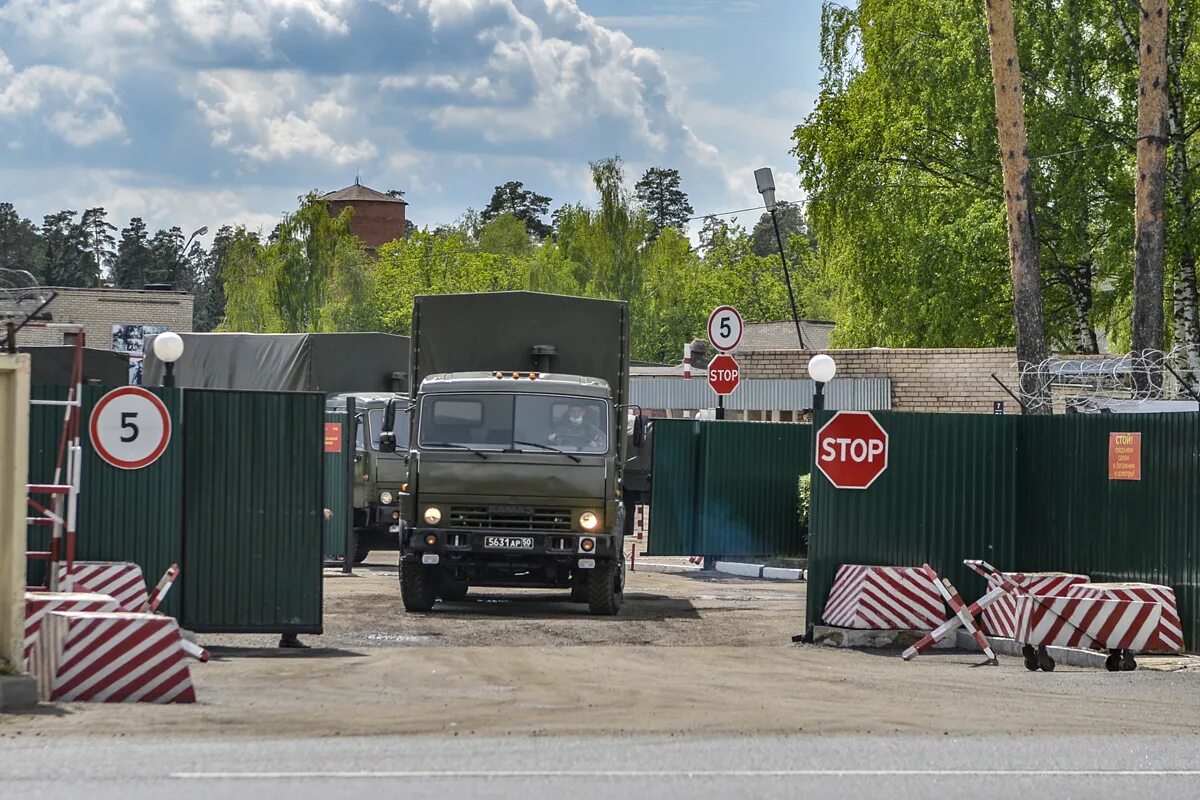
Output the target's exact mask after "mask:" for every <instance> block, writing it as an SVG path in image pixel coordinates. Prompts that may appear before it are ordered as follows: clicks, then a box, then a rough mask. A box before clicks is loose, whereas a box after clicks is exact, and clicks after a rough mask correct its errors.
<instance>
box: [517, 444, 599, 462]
mask: <svg viewBox="0 0 1200 800" xmlns="http://www.w3.org/2000/svg"><path fill="white" fill-rule="evenodd" d="M513 444H523V445H527V446H529V447H540V448H542V449H543V450H551V451H553V452H555V453H562V454H563V455H564V456H566V457H567V458H569V459H571V460H572V461H574V462H575V463H576V464H578V463H579V462H581V461H583V459H582V458H580V457H579V456H577V455H575V454H574V453H568V452H567V451H566V450H563V449H562V448H559V447H551V446H550V445H548V444H542V443H541V442H522V441H520V440H518V439H513Z"/></svg>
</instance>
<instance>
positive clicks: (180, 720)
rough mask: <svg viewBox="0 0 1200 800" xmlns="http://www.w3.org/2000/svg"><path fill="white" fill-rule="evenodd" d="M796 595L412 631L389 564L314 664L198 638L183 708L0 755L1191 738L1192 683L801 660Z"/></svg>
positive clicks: (495, 602) (53, 720)
mask: <svg viewBox="0 0 1200 800" xmlns="http://www.w3.org/2000/svg"><path fill="white" fill-rule="evenodd" d="M804 589H805V585H804V584H802V583H797V584H791V583H768V582H763V581H744V580H739V579H714V578H712V577H705V576H697V575H661V574H654V573H636V574H634V575H632V576H631V577H630V580H629V590H628V594H627V597H626V606H625V609H624V611H623V613H622V615H621V616H620V617H617V618H615V619H610V618H599V617H591V616H589V615H588V614H587V613H586V608H585V607H583V606H580V605H577V604H572V603H570V602H567V597H566V595H565V593H560V594H545V593H538V592H521V591H486V592H480V593H479V594H478V595H476V594H475V591H474V590H473V591H472V594H471V597H469V598H468V600H467V601H466V602H463V603H454V604H446V605H444V606H439V607H438V608H436V609H435V610H434V611H433V612H431V613H428V614H415V615H408V614H404V613H403V609H402V607H401V605H400V600H399V592H398V587H397V577H396V574H395V566H394V563H393V564H388V563H386V562H384V563H378V564H375V565H373V566H371V567H370V568H368V569H364V570H361V571H359V573H358V574H356V575H355V576H354V577H342V576H340V574H337V573H332V574H330V576H329V578H328V579H327V581H326V634H325V635H324V636H320V637H303V638H305V639H306V641H308V642H309V643H310V644H312V645H314V649H312V650H308V651H285V650H278V649H275V648H274V644H275V641H274V637H248V636H225V637H211V636H208V637H202V639H201V641H202V642H203V643H204V644H206V645H207V646H209V647H211V648H212V650H213V653H214V660H213V661H212V662H210V663H209V664H206V665H196V666H195V667H194V668H193V670H192V674H193V678H194V680H195V682H196V686H197V693H198V695H199V697H200V701H201V702H200V703H198V704H197V705H195V706H192V707H188V706H173V707H154V706H104V705H99V704H75V705H69V706H68V705H62V706H48V707H46V708H44V709H43V710H42V711H41V712H40V713H39V714H37V715H34V716H22V717H11V716H10V717H0V736H18V735H90V734H100V735H114V734H116V735H134V736H153V737H156V738H161V739H170V738H171V737H172V736H175V735H180V734H189V735H202V736H203V735H212V736H219V737H229V736H253V737H266V736H334V735H351V734H368V735H369V734H398V733H400V734H402V733H409V734H435V733H436V734H446V733H450V734H461V735H473V734H480V735H483V734H487V735H503V734H508V733H512V734H516V733H562V734H598V735H609V734H623V733H677V734H690V735H708V734H714V735H715V734H721V733H735V732H740V733H756V732H763V733H767V732H769V733H795V732H810V733H811V732H844V733H868V732H870V733H883V732H893V731H923V732H936V733H948V734H964V735H966V734H972V733H990V734H995V733H1004V732H1008V733H1025V732H1036V733H1048V732H1064V733H1067V732H1079V733H1088V734H1094V733H1097V732H1104V731H1108V732H1112V733H1122V734H1128V733H1171V732H1184V731H1186V732H1200V719H1198V718H1197V717H1196V714H1195V709H1196V708H1197V707H1200V674H1198V673H1197V672H1195V671H1190V670H1189V671H1181V672H1159V671H1151V670H1139V671H1138V672H1133V673H1111V674H1110V673H1105V672H1102V671H1096V670H1077V669H1071V668H1067V667H1060V668H1059V669H1058V670H1056V671H1055V672H1054V673H1051V674H1043V673H1029V672H1026V671H1025V670H1024V668H1023V667H1022V665H1021V662H1020V660H1019V659H1012V658H1003V659H1001V664H1000V666H997V667H976V666H975V665H976V664H978V663H979V662H980V656H979V654H971V653H954V652H950V653H938V654H933V655H922V656H921V657H919V658H918V659H916V660H915V661H914V662H912V663H905V662H903V661H902V660H901V659H900V658H899V653H898V651H873V652H856V651H845V650H835V649H830V648H820V647H814V646H797V645H793V644H792V643H791V637H792V635H793V634H796V633H799V632H800V631H801V630H802V628H803V611H804Z"/></svg>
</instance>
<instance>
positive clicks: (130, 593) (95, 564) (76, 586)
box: [58, 561, 150, 613]
mask: <svg viewBox="0 0 1200 800" xmlns="http://www.w3.org/2000/svg"><path fill="white" fill-rule="evenodd" d="M58 581H59V586H64V587H67V589H68V590H69V591H74V592H93V593H95V594H106V595H109V596H110V597H112V598H114V599H115V600H116V601H117V603H118V604H119V605H120V606H121V610H123V611H131V612H134V613H141V612H143V611H145V610H146V609H147V608H148V607H149V604H150V595H149V594H147V592H146V579H145V577H143V575H142V568H141V567H139V566H138V565H137V564H131V563H126V562H109V561H76V562H75V566H74V568H73V569H71V571H70V572H68V571H67V568H66V566H65V565H64V566H62V567H61V568H60V572H59V578H58Z"/></svg>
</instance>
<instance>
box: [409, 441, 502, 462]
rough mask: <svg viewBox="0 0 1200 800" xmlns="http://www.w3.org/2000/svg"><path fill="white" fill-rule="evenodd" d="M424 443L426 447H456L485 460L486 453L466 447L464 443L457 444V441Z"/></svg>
mask: <svg viewBox="0 0 1200 800" xmlns="http://www.w3.org/2000/svg"><path fill="white" fill-rule="evenodd" d="M424 444H425V445H426V446H428V447H458V448H460V449H462V450H466V451H467V452H469V453H474V454H475V455H477V456H479V457H480V458H482V459H483V460H484V461H487V455H486V454H484V453H482V452H480V451H479V450H476V449H475V448H473V447H468V446H467V445H465V444H459V443H457V442H425V443H424Z"/></svg>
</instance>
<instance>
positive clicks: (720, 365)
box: [708, 353, 742, 397]
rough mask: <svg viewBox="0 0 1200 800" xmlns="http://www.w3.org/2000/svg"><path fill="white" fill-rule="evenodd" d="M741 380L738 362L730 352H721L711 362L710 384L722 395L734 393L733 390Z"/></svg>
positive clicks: (709, 366) (709, 368)
mask: <svg viewBox="0 0 1200 800" xmlns="http://www.w3.org/2000/svg"><path fill="white" fill-rule="evenodd" d="M741 380H742V376H741V371H740V369H739V367H738V363H737V362H736V361H734V360H733V356H731V355H729V354H728V353H721V354H720V355H719V356H717V357H716V358H714V359H713V360H712V361H710V362H709V364H708V385H709V386H711V387H712V388H713V391H714V392H716V393H717V394H719V395H721V396H722V397H724V396H725V395H729V394H733V390H734V389H736V388H737V387H738V384H739V383H740V382H741Z"/></svg>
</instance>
